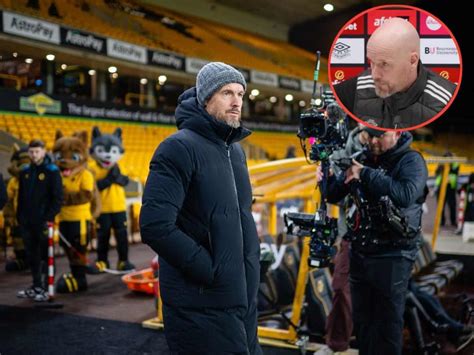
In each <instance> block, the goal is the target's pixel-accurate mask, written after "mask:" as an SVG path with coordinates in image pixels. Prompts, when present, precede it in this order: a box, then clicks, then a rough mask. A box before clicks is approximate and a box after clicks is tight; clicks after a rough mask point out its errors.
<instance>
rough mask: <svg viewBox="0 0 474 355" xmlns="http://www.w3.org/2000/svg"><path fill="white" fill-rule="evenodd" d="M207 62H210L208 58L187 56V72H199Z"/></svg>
mask: <svg viewBox="0 0 474 355" xmlns="http://www.w3.org/2000/svg"><path fill="white" fill-rule="evenodd" d="M207 63H209V62H208V61H207V60H203V59H199V58H186V72H188V73H191V74H197V73H198V72H199V70H201V68H202V67H203V66H205V65H206V64H207Z"/></svg>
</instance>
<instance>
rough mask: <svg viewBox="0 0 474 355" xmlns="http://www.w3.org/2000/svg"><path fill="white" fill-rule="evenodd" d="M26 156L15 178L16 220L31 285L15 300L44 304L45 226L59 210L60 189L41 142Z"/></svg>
mask: <svg viewBox="0 0 474 355" xmlns="http://www.w3.org/2000/svg"><path fill="white" fill-rule="evenodd" d="M28 155H29V156H30V159H31V163H30V164H29V165H28V166H27V167H26V168H24V169H23V170H22V171H21V172H20V176H19V191H18V208H17V218H18V223H19V226H20V234H21V236H22V238H23V242H24V244H25V252H26V257H27V259H28V262H29V264H30V269H31V274H32V276H33V285H32V287H29V288H27V289H25V290H21V291H19V292H18V293H17V297H20V298H32V299H34V300H35V301H37V302H44V301H47V300H48V299H49V295H48V293H47V292H46V278H45V274H46V270H47V263H48V230H47V224H48V223H53V222H54V217H55V216H56V215H57V214H58V213H59V210H60V209H61V204H62V199H63V188H62V181H61V175H60V173H59V169H58V168H57V166H56V165H54V163H53V162H52V161H51V159H50V158H49V157H48V156H47V155H46V149H45V146H44V143H43V141H41V140H37V139H35V140H32V141H31V142H30V144H29V146H28Z"/></svg>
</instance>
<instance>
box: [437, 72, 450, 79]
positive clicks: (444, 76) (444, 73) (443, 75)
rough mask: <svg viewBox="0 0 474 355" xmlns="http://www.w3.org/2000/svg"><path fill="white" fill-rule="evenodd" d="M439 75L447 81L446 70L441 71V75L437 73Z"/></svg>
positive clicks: (447, 73) (447, 74)
mask: <svg viewBox="0 0 474 355" xmlns="http://www.w3.org/2000/svg"><path fill="white" fill-rule="evenodd" d="M439 75H440V76H441V77H443V78H445V79H447V80H449V72H447V71H446V70H443V71H442V72H441V73H439Z"/></svg>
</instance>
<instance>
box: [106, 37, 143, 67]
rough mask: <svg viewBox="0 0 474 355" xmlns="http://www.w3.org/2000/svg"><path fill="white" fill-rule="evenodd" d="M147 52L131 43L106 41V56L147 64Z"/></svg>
mask: <svg viewBox="0 0 474 355" xmlns="http://www.w3.org/2000/svg"><path fill="white" fill-rule="evenodd" d="M146 53H147V51H146V48H145V47H141V46H136V45H134V44H131V43H127V42H122V41H117V40H115V39H107V55H109V56H110V57H115V58H119V59H125V60H129V61H131V62H138V63H143V64H146V63H147V54H146Z"/></svg>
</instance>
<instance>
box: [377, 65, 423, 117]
mask: <svg viewBox="0 0 474 355" xmlns="http://www.w3.org/2000/svg"><path fill="white" fill-rule="evenodd" d="M427 80H428V72H427V70H426V69H425V67H424V66H423V65H422V64H421V61H420V62H419V63H418V76H417V78H416V80H415V82H414V83H413V84H412V85H411V86H410V87H409V88H408V89H407V90H405V91H402V92H397V93H395V94H393V95H391V96H389V97H388V98H386V99H385V101H386V102H387V103H388V104H389V105H390V106H392V107H396V109H397V111H400V110H403V109H405V108H407V107H409V106H411V105H413V104H414V103H415V102H417V101H418V99H419V98H420V96H421V95H423V91H424V89H425V87H426V81H427Z"/></svg>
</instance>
